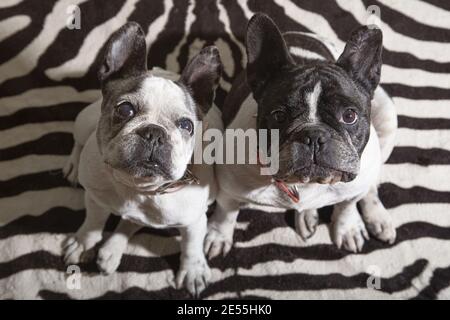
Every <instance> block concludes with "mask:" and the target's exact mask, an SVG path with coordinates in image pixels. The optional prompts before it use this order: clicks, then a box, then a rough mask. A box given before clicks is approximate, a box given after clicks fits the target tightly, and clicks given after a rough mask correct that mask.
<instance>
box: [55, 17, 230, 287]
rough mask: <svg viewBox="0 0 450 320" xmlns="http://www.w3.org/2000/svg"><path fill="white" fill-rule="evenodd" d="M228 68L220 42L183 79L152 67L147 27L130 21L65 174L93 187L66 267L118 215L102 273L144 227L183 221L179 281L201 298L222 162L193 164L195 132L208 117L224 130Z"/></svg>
mask: <svg viewBox="0 0 450 320" xmlns="http://www.w3.org/2000/svg"><path fill="white" fill-rule="evenodd" d="M221 72H222V63H221V60H220V55H219V52H218V50H217V48H216V47H213V46H210V47H206V48H204V49H203V50H201V51H200V53H199V54H197V55H196V56H195V57H194V58H193V59H192V60H191V61H190V62H189V63H188V65H187V66H186V68H185V69H184V71H183V72H182V74H181V77H179V76H177V75H175V76H174V75H173V74H172V75H171V74H170V73H168V72H164V71H158V70H156V71H155V70H151V71H148V70H147V53H146V44H145V34H144V32H143V31H142V29H141V27H140V26H139V25H138V24H136V23H133V22H130V23H127V24H125V25H124V26H123V27H122V28H120V29H119V30H118V31H116V32H115V33H114V34H113V35H112V36H111V38H110V39H109V41H108V43H107V46H106V51H105V56H104V60H103V64H102V66H101V68H100V70H99V78H100V81H101V89H102V99H101V100H100V101H97V102H96V103H94V104H92V105H91V106H89V107H87V108H86V109H85V110H83V111H82V112H81V113H80V114H79V116H78V117H77V119H76V122H75V130H74V137H75V145H74V148H73V151H72V154H71V156H70V160H69V162H68V163H67V165H66V167H65V168H64V170H63V171H64V173H65V174H66V175H67V178H68V179H69V180H70V181H71V182H77V181H79V183H80V184H81V185H82V186H83V187H84V189H85V191H86V192H85V204H86V219H85V221H84V223H83V225H82V226H81V228H80V229H79V230H78V231H77V233H76V234H75V235H74V236H73V237H70V238H69V239H68V240H67V241H66V243H65V244H64V259H65V262H66V263H67V264H77V263H79V262H80V259H82V258H83V255H85V254H86V252H89V251H90V253H92V250H91V249H93V248H94V246H95V245H96V244H97V243H99V242H100V241H101V240H102V230H103V227H104V225H105V222H106V220H107V218H108V216H109V214H110V213H114V214H116V215H119V216H120V217H121V221H120V223H119V225H118V227H117V229H116V230H115V231H114V233H113V234H112V235H111V237H110V238H108V239H107V240H106V241H105V242H104V244H103V245H102V246H101V247H100V249H99V251H98V255H97V260H96V261H97V265H98V267H99V269H100V270H101V271H102V272H105V273H107V274H109V273H112V272H114V271H115V270H116V269H117V267H118V266H119V264H120V260H121V257H122V255H123V253H124V251H125V249H126V247H127V243H128V241H129V239H130V237H131V236H132V235H133V234H134V233H135V232H137V231H138V230H139V229H140V228H141V227H142V226H151V227H154V228H167V227H175V228H178V229H179V231H180V233H181V258H180V260H181V261H180V268H179V271H178V274H177V276H176V278H175V280H176V281H175V282H176V285H177V287H181V286H183V285H184V286H185V287H186V288H187V289H188V290H189V291H190V292H191V293H192V294H194V295H198V294H199V293H200V292H201V291H202V290H203V289H204V288H205V286H206V285H207V282H208V279H209V278H210V269H209V267H208V264H207V261H206V258H205V256H204V253H203V241H204V237H205V234H206V226H207V217H206V211H207V209H208V205H209V204H210V203H212V202H213V201H214V198H215V193H216V191H217V186H216V183H215V179H214V171H213V166H210V165H203V164H191V162H192V161H191V158H192V157H193V152H194V147H195V141H196V135H198V134H202V132H197V131H198V130H196V128H195V125H196V124H198V123H199V121H203V123H205V122H206V123H207V126H208V127H209V128H218V129H222V122H221V118H220V117H221V116H220V111H219V109H218V108H217V107H215V106H213V99H214V92H215V89H216V87H217V85H218V81H219V78H220V76H221ZM178 77H179V79H178V80H175V78H178ZM170 78H172V79H170ZM205 127H206V126H205ZM85 256H86V257H87V256H89V255H85Z"/></svg>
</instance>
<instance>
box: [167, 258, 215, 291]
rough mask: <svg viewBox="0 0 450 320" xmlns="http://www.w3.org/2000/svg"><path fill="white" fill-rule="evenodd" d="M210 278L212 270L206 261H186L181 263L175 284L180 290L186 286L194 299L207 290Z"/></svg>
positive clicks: (200, 259) (202, 259)
mask: <svg viewBox="0 0 450 320" xmlns="http://www.w3.org/2000/svg"><path fill="white" fill-rule="evenodd" d="M210 278H211V270H210V269H209V266H208V263H207V262H206V259H204V258H198V259H186V260H185V261H182V262H181V266H180V270H179V271H178V274H177V276H176V279H175V283H176V286H177V288H178V289H181V288H182V287H183V286H184V287H185V288H186V289H187V290H188V291H189V293H191V294H192V295H193V296H194V297H198V296H199V295H200V293H201V292H202V291H203V290H205V288H206V286H207V285H208V282H209V279H210Z"/></svg>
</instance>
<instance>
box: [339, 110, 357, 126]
mask: <svg viewBox="0 0 450 320" xmlns="http://www.w3.org/2000/svg"><path fill="white" fill-rule="evenodd" d="M357 120H358V114H357V113H356V112H355V110H352V109H347V110H345V111H344V113H343V114H342V117H341V122H343V123H345V124H354V123H356V121H357Z"/></svg>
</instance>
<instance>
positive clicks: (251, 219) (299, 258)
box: [0, 0, 450, 299]
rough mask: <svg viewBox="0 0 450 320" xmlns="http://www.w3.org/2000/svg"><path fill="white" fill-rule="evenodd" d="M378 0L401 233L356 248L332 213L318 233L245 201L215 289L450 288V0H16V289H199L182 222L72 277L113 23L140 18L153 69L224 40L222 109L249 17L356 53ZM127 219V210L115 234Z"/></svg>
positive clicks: (86, 293)
mask: <svg viewBox="0 0 450 320" xmlns="http://www.w3.org/2000/svg"><path fill="white" fill-rule="evenodd" d="M373 4H374V5H377V6H379V8H380V9H381V20H382V23H381V28H382V30H383V32H384V53H383V59H384V65H383V70H382V81H381V82H382V86H383V87H384V88H385V89H386V90H387V91H388V92H389V93H390V94H391V95H392V96H393V98H394V101H395V103H396V106H397V110H398V114H399V118H398V119H399V127H400V128H399V130H398V135H397V142H396V147H395V149H394V151H393V153H392V156H391V157H390V159H389V160H388V163H387V164H386V165H385V166H384V168H383V176H382V184H381V187H380V194H381V197H382V200H383V202H384V204H385V205H386V207H387V208H388V209H389V211H390V212H391V214H392V215H393V217H394V220H395V222H396V225H397V226H398V229H397V232H398V237H397V241H396V242H395V243H394V244H393V245H391V246H389V245H385V244H382V243H380V242H378V241H376V240H370V241H369V242H368V243H366V245H365V247H364V250H363V252H362V253H361V254H350V253H348V252H345V251H342V250H338V249H337V248H336V247H335V246H334V245H332V244H331V240H330V236H329V231H328V228H327V223H326V222H327V221H328V220H329V214H328V213H329V210H328V209H324V210H322V212H321V221H322V223H321V224H320V226H319V228H318V230H317V233H316V235H315V236H314V237H313V238H312V239H311V240H310V241H309V242H308V243H307V244H305V243H302V242H301V241H300V240H299V237H298V236H297V235H296V233H295V231H294V222H293V215H292V214H291V213H290V212H287V213H285V214H268V213H258V214H255V213H254V212H252V211H244V212H242V214H241V215H240V216H239V222H238V227H237V230H236V232H235V247H234V248H233V250H232V251H231V253H230V254H229V255H228V256H227V257H225V258H222V257H217V258H215V259H213V260H212V261H211V263H210V265H211V267H212V273H213V279H212V283H211V285H210V286H209V288H208V289H207V290H206V291H205V292H204V293H203V294H202V298H207V299H222V298H249V297H253V298H270V299H310V298H328V299H339V298H344V299H349V298H358V299H371V298H374V299H390V298H395V299H398V298H447V299H448V298H450V250H449V248H450V90H449V88H450V2H449V1H447V0H428V1H427V2H425V1H420V0H409V1H396V0H376V1H375V0H373V1H369V0H350V1H349V0H336V1H334V0H325V1H316V0H271V1H256V0H249V1H246V0H218V1H212V0H196V1H193V0H191V1H187V0H108V1H94V0H58V1H48V0H47V1H34V0H2V1H1V2H0V298H16V299H17V298H32V299H51V298H74V299H88V298H100V299H102V298H151V299H153V298H155V299H156V298H188V297H189V295H188V293H187V292H186V291H185V290H175V289H174V288H173V284H172V280H173V277H174V272H176V270H177V268H178V255H179V249H178V241H179V237H178V236H177V233H176V232H175V231H172V230H169V231H155V230H151V229H146V228H144V229H142V230H141V231H140V232H139V234H137V235H136V236H135V237H134V238H133V240H132V242H131V244H130V246H129V247H128V249H127V252H126V255H125V256H124V258H123V260H122V264H121V265H120V267H119V270H118V271H117V272H116V273H115V274H113V275H110V276H104V275H101V274H99V273H98V271H97V269H96V267H95V264H94V263H86V264H82V265H80V266H79V267H80V269H81V271H83V273H82V274H81V278H80V285H81V288H80V289H79V290H76V289H69V288H68V287H67V282H66V280H67V277H68V274H67V272H66V267H65V266H64V265H63V262H62V259H61V243H62V241H63V239H64V238H65V237H66V235H67V234H69V233H71V232H74V231H76V230H77V229H78V227H79V226H80V225H81V223H82V221H83V219H84V204H83V190H82V189H74V188H72V187H70V186H69V185H68V183H67V182H66V181H65V180H64V179H63V177H62V174H61V168H62V166H63V164H64V162H65V160H66V159H67V156H68V154H69V153H70V150H71V147H72V144H73V138H72V135H71V132H72V128H73V120H74V119H75V117H76V115H77V114H78V113H79V112H80V111H81V110H82V109H83V108H84V107H85V106H86V105H87V104H88V103H90V102H92V101H94V100H96V99H97V98H98V97H99V96H100V92H99V85H98V82H97V79H96V71H97V67H98V64H99V59H100V53H101V51H102V49H103V46H104V44H105V41H106V40H107V38H108V37H109V35H110V34H111V33H112V32H114V31H115V30H116V29H118V28H119V27H120V26H121V25H123V24H124V23H125V22H126V21H137V22H138V23H140V24H141V25H142V26H143V28H144V30H145V31H146V32H147V37H146V40H147V44H148V48H149V57H148V64H149V67H152V66H159V67H163V68H166V69H168V70H171V71H175V72H179V71H180V69H182V67H183V66H184V65H185V64H186V62H187V61H188V59H189V57H191V56H192V55H193V54H195V53H196V52H198V51H199V50H200V48H202V47H203V46H204V45H207V44H215V45H216V46H218V47H219V50H220V52H221V56H222V58H223V60H224V63H225V70H224V77H223V80H222V81H221V84H220V88H219V91H218V94H217V101H216V102H217V104H218V105H219V106H220V105H221V104H222V102H223V99H224V97H225V95H226V92H227V90H229V88H230V83H231V81H232V79H233V78H234V77H235V76H236V75H237V73H238V72H239V71H241V70H242V66H243V64H244V63H245V49H244V43H243V39H244V32H245V26H246V22H247V20H248V19H249V18H250V17H251V16H252V14H253V13H254V12H256V11H263V12H266V13H268V14H269V15H270V16H271V17H273V19H274V20H275V21H276V22H277V24H278V25H279V26H280V28H281V29H282V30H283V31H288V30H289V31H309V32H315V33H317V34H320V35H322V36H325V37H328V38H329V39H331V40H333V41H334V42H335V43H336V45H337V46H338V47H339V48H342V47H343V44H344V42H345V40H346V38H347V36H348V35H349V34H350V32H351V30H352V29H354V28H355V27H357V26H359V25H361V24H365V23H366V8H367V7H368V6H369V5H373ZM70 5H78V6H79V8H80V12H81V29H79V30H77V29H73V30H70V29H68V28H67V27H66V22H67V21H68V19H69V15H68V12H70V11H68V7H69V6H70ZM69 20H70V19H69ZM116 223H117V218H114V217H111V219H110V220H109V222H108V225H107V227H106V228H105V232H109V231H111V230H112V229H113V228H114V226H115V224H116ZM372 274H374V275H375V276H377V277H379V282H377V281H372V280H374V279H373V278H370V276H371V275H372ZM368 282H369V283H372V284H375V287H378V289H377V288H372V287H370V286H369V287H368V286H367V283H368ZM377 284H379V286H378V285H377Z"/></svg>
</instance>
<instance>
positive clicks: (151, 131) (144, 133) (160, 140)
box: [136, 124, 168, 146]
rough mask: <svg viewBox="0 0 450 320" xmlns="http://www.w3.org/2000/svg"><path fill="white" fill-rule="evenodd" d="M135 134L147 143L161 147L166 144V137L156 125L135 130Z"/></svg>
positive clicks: (163, 131)
mask: <svg viewBox="0 0 450 320" xmlns="http://www.w3.org/2000/svg"><path fill="white" fill-rule="evenodd" d="M136 133H137V134H138V135H140V136H141V137H142V138H144V139H145V140H147V141H148V142H150V143H152V144H155V145H157V146H161V145H163V144H165V143H166V142H167V139H168V135H167V132H166V130H165V129H164V128H163V127H160V126H158V125H154V124H151V125H148V126H145V127H142V128H139V129H138V130H136Z"/></svg>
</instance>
